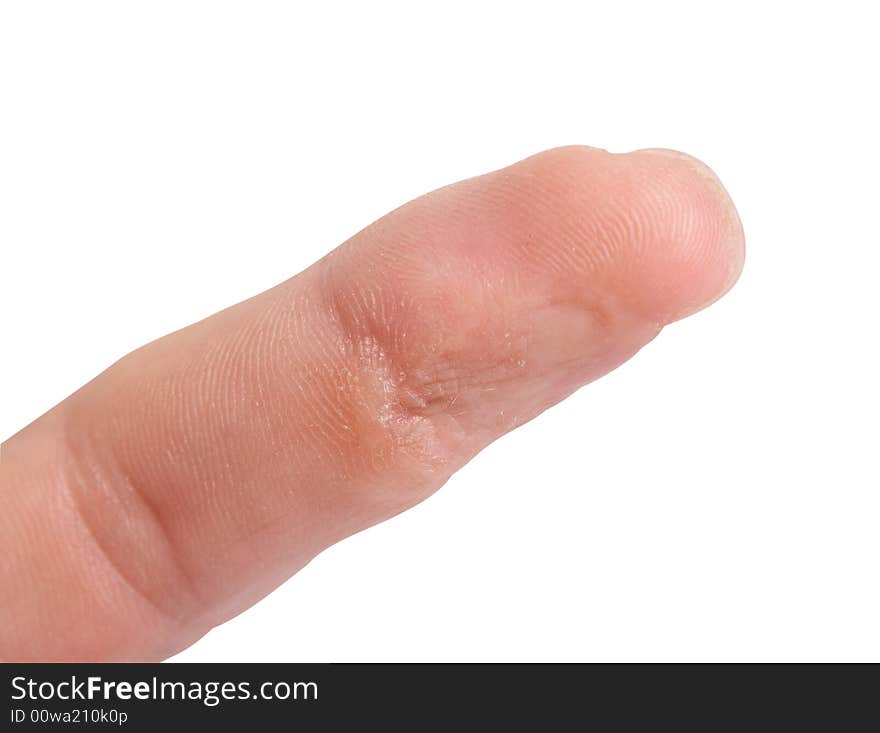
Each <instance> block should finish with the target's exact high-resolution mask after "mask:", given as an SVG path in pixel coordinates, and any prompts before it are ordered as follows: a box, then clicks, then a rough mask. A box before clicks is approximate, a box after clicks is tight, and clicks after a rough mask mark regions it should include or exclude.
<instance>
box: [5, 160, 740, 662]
mask: <svg viewBox="0 0 880 733" xmlns="http://www.w3.org/2000/svg"><path fill="white" fill-rule="evenodd" d="M743 255H744V245H743V236H742V229H741V226H740V223H739V219H738V217H737V215H736V211H735V209H734V208H733V204H732V203H731V201H730V199H729V197H728V196H727V194H726V193H725V191H724V189H723V188H722V187H721V184H720V183H719V182H718V180H717V178H716V177H715V176H714V174H712V173H711V171H709V169H708V168H706V167H705V166H704V165H702V164H701V163H699V162H698V161H696V160H694V159H692V158H690V157H688V156H685V155H683V154H680V153H674V152H671V151H662V150H651V151H637V152H634V153H628V154H625V155H613V154H610V153H607V152H605V151H601V150H598V149H594V148H586V147H569V148H559V149H556V150H551V151H547V152H545V153H541V154H539V155H536V156H533V157H531V158H528V159H526V160H524V161H521V162H520V163H517V164H515V165H513V166H511V167H509V168H505V169H503V170H500V171H496V172H493V173H489V174H487V175H484V176H480V177H478V178H474V179H470V180H467V181H463V182H461V183H458V184H455V185H452V186H448V187H446V188H443V189H440V190H438V191H435V192H433V193H430V194H428V195H426V196H423V197H421V198H419V199H416V200H415V201H412V202H410V203H409V204H406V205H405V206H403V207H401V208H399V209H397V210H396V211H393V212H392V213H390V214H388V215H387V216H386V217H384V218H382V219H380V220H379V221H377V222H375V223H374V224H372V225H371V226H369V227H368V228H367V229H365V230H363V231H362V232H360V233H359V234H357V235H355V236H354V237H353V238H352V239H351V240H349V241H348V242H346V243H344V244H343V245H342V246H340V247H339V248H338V249H336V250H335V251H333V252H331V253H330V254H329V255H327V256H326V257H325V258H323V259H322V260H320V261H319V262H317V263H315V264H314V265H313V266H311V267H310V268H309V269H307V270H305V271H304V272H302V273H301V274H299V275H297V276H296V277H294V278H292V279H290V280H288V281H286V282H284V283H282V284H281V285H278V286H277V287H275V288H273V289H271V290H269V291H267V292H265V293H262V294H260V295H258V296H256V297H254V298H252V299H250V300H248V301H245V302H243V303H240V304H238V305H236V306H233V307H232V308H229V309H227V310H225V311H222V312H220V313H218V314H216V315H214V316H212V317H211V318H208V319H206V320H204V321H201V322H199V323H197V324H195V325H193V326H190V327H189V328H186V329H184V330H182V331H179V332H177V333H173V334H171V335H169V336H166V337H165V338H163V339H160V340H158V341H155V342H153V343H151V344H148V345H147V346H144V347H143V348H141V349H138V350H137V351H135V352H133V353H131V354H129V355H128V356H126V357H125V358H123V359H122V360H120V361H119V362H117V363H116V364H114V365H113V366H112V367H111V368H110V369H108V370H107V371H106V372H104V373H103V374H101V375H100V376H98V377H97V378H96V379H95V380H93V381H92V382H90V383H89V384H87V385H86V386H84V387H83V388H82V389H80V390H79V391H78V392H76V393H75V394H74V395H72V396H71V397H70V398H68V399H67V400H65V401H64V402H63V403H61V404H60V405H58V406H57V407H55V408H54V409H53V410H51V411H50V412H48V413H47V414H46V415H44V416H42V417H41V418H39V419H38V420H37V421H36V422H34V423H33V424H31V425H30V426H28V427H27V428H25V429H24V430H22V431H21V432H20V433H18V434H17V435H15V436H13V437H12V438H10V439H9V440H8V441H7V442H6V443H4V444H3V446H2V463H0V494H2V498H0V503H2V506H3V512H0V588H3V589H4V592H3V597H2V603H0V658H4V659H7V660H42V661H50V660H52V661H62V660H74V661H87V660H156V659H161V658H164V657H166V656H169V655H171V654H173V653H174V652H176V651H178V650H180V649H182V648H184V647H186V646H187V645H189V644H191V643H192V642H193V641H195V640H196V639H198V638H199V637H200V636H201V635H203V634H204V633H206V632H207V631H208V630H209V629H210V628H211V627H213V626H215V625H217V624H219V623H222V622H223V621H225V620H227V619H229V618H230V617H232V616H234V615H235V614H237V613H239V612H240V611H242V610H243V609H245V608H247V607H248V606H250V605H252V604H253V603H255V602H256V601H257V600H258V599H259V598H261V597H262V596H264V595H265V594H266V593H268V592H269V591H271V590H272V589H273V588H275V587H276V586H277V585H278V584H280V583H281V582H283V581H284V580H285V579H286V578H288V577H289V576H290V575H292V574H293V573H295V572H296V571H297V570H298V569H300V568H301V567H302V566H303V565H305V564H306V563H307V562H308V561H309V560H310V559H311V558H312V557H314V556H315V555H316V554H317V553H319V552H320V551H321V550H323V549H324V548H326V547H328V546H329V545H331V544H333V543H335V542H337V541H339V540H340V539H342V538H344V537H346V536H348V535H350V534H352V533H354V532H357V531H359V530H361V529H364V528H366V527H368V526H370V525H372V524H375V523H377V522H380V521H382V520H384V519H387V518H388V517H391V516H393V515H394V514H397V513H399V512H401V511H403V510H405V509H407V508H408V507H411V506H413V505H414V504H416V503H418V502H419V501H421V500H423V499H424V498H426V497H427V496H429V495H430V494H431V493H432V492H434V491H436V490H437V489H438V488H439V487H440V486H441V485H442V484H443V483H444V482H445V481H446V480H447V478H448V477H449V476H450V475H451V474H452V473H453V472H454V471H455V470H457V469H458V468H460V467H461V466H462V465H464V464H465V463H466V462H467V461H468V460H469V459H470V458H471V457H473V456H474V455H475V454H476V453H477V452H478V451H480V450H481V449H482V448H483V447H485V446H486V445H487V444H488V443H490V442H491V441H493V440H495V439H496V438H498V437H499V436H501V435H503V434H504V433H506V432H507V431H509V430H512V429H513V428H515V427H517V426H518V425H520V424H522V423H524V422H526V421H527V420H530V419H531V418H533V417H535V416H536V415H538V414H539V413H540V412H542V411H543V410H545V409H546V408H548V407H550V406H551V405H553V404H555V403H556V402H558V401H559V400H561V399H563V398H565V397H566V396H567V395H569V394H570V393H571V392H573V391H574V390H576V389H577V388H578V387H580V386H582V385H584V384H586V383H588V382H590V381H592V380H593V379H596V378H597V377H600V376H601V375H603V374H604V373H606V372H608V371H609V370H611V369H613V368H614V367H616V366H617V365H619V364H620V363H622V362H623V361H625V360H626V359H628V358H629V357H630V356H632V355H633V354H635V353H636V351H638V350H639V349H640V348H641V347H642V346H644V345H645V344H646V343H648V342H649V341H650V340H651V339H653V338H654V337H655V336H656V335H657V334H658V333H659V331H660V329H661V328H662V327H663V325H665V324H667V323H670V322H671V321H674V320H677V319H679V318H682V317H684V316H686V315H689V314H691V313H693V312H694V311H696V310H699V309H700V308H702V307H704V306H706V305H708V304H709V303H711V302H712V301H714V300H715V299H717V298H718V297H720V296H721V295H722V294H723V293H724V292H726V291H727V289H729V288H730V287H731V286H732V284H733V283H734V281H735V280H736V278H737V276H738V275H739V272H740V270H741V267H742V262H743Z"/></svg>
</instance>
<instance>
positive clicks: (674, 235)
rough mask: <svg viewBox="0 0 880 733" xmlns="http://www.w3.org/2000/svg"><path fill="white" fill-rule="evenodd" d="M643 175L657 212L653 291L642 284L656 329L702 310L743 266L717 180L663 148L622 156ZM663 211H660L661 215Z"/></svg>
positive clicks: (729, 202) (739, 239)
mask: <svg viewBox="0 0 880 733" xmlns="http://www.w3.org/2000/svg"><path fill="white" fill-rule="evenodd" d="M625 155H626V156H627V157H630V158H631V159H634V160H636V161H638V163H637V165H638V166H639V167H643V168H644V169H646V171H648V172H649V177H650V178H651V179H652V180H654V181H656V183H657V185H656V186H650V185H648V186H646V191H647V195H648V196H654V197H657V198H659V199H661V200H664V201H665V203H666V206H665V207H663V206H659V205H658V206H657V207H656V208H657V209H659V210H661V212H662V213H661V214H660V215H659V216H658V218H657V221H656V224H655V226H656V231H655V243H656V244H657V247H656V249H655V251H656V252H658V253H660V256H658V257H656V258H649V259H653V267H654V270H653V272H652V273H651V274H652V276H653V277H654V284H653V286H652V285H651V284H650V283H643V284H642V287H644V289H645V293H649V294H651V293H652V294H653V295H654V300H653V302H651V303H649V304H648V305H649V308H651V309H653V311H654V315H655V317H656V319H657V321H658V322H660V323H672V322H674V321H677V320H681V319H682V318H686V317H687V316H690V315H693V314H694V313H696V312H698V311H700V310H703V309H704V308H706V307H708V306H709V305H711V304H712V303H714V302H715V301H717V300H718V299H719V298H721V297H722V296H723V295H725V294H726V293H727V292H728V291H729V290H730V289H731V288H732V287H733V286H734V284H735V283H736V281H737V280H738V279H739V276H740V274H741V272H742V268H743V264H744V261H745V237H744V233H743V226H742V221H741V220H740V217H739V213H738V212H737V209H736V206H735V205H734V203H733V199H732V198H731V196H730V194H729V193H728V192H727V189H726V188H725V187H724V185H723V184H722V183H721V180H720V178H719V177H718V175H717V174H716V173H715V172H714V171H713V170H712V169H711V168H710V167H709V166H708V165H706V164H705V163H703V162H702V161H701V160H699V159H698V158H695V157H694V156H691V155H688V154H687V153H683V152H680V151H677V150H671V149H667V148H646V149H642V150H636V151H633V152H632V153H627V154H625ZM664 209H665V210H664Z"/></svg>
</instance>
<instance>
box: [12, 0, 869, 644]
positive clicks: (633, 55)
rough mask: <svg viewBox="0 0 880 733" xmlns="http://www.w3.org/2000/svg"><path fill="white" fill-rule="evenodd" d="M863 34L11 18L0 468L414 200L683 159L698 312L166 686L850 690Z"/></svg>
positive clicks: (194, 7)
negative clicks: (62, 408) (558, 165)
mask: <svg viewBox="0 0 880 733" xmlns="http://www.w3.org/2000/svg"><path fill="white" fill-rule="evenodd" d="M870 7H871V4H870V3H860V4H858V3H852V4H846V3H823V4H812V3H790V4H787V3H766V2H762V3H756V4H755V5H752V6H750V5H748V4H746V3H723V4H721V3H718V4H715V3H708V2H699V3H689V4H682V3H623V2H615V3H611V2H603V3H571V4H556V3H548V2H536V3H531V4H527V5H517V4H513V3H509V2H506V3H499V4H484V3H478V2H468V3H464V4H461V5H458V4H455V3H449V2H444V3H434V4H428V3H405V4H400V5H388V4H381V3H351V4H349V5H345V4H339V3H328V2H324V3H295V2H286V3H270V2H237V3H228V2H216V1H215V2H205V3H195V2H155V1H153V2H100V3H99V2H76V3H72V2H55V3H53V2H31V1H28V2H5V3H3V5H2V11H0V105H2V107H0V110H2V111H0V248H2V250H0V252H2V315H3V320H2V327H3V329H2V344H3V347H2V367H0V368H2V411H0V437H2V438H6V437H8V436H9V435H11V434H13V433H14V432H16V431H17V430H18V429H19V428H21V427H23V426H24V425H25V424H26V423H28V422H30V421H31V420H32V419H34V418H36V417H37V416H38V415H40V414H41V413H42V412H44V411H45V410H47V409H48V408H50V407H51V406H52V405H53V404H55V403H56V402H58V401H59V400H61V399H62V398H63V397H64V396H65V395H67V394H68V393H70V392H71V391H73V390H74V389H76V388H77V387H78V386H80V385H81V384H82V383H84V382H85V381H87V380H88V379H90V378H91V377H92V376H94V375H95V374H96V373H97V372H99V371H101V370H102V369H104V368H105V367H106V366H108V365H109V364H110V363H111V362H112V361H114V360H115V359H117V358H118V357H119V356H121V355H122V354H124V353H125V352H127V351H129V350H131V349H133V348H134V347H136V346H139V345H140V344H142V343H144V342H146V341H148V340H151V339H153V338H155V337H158V336H160V335H162V334H163V333H165V332H167V331H170V330H172V329H176V328H178V327H181V326H184V325H186V324H188V323H190V322H192V321H195V320H197V319H200V318H202V317H204V316H206V315H208V314H210V313H211V312H213V311H215V310H218V309H220V308H221V307H224V306H226V305H228V304H230V303H232V302H235V301H238V300H241V299H243V298H245V297H248V296H250V295H252V294H254V293H256V292H259V291H261V290H263V289H265V288H267V287H269V286H271V285H273V284H275V283H277V282H279V281H280V280H283V279H285V278H286V277H288V276H290V275H293V274H294V273H296V272H297V271H299V270H300V269H302V268H304V267H305V266H306V265H308V264H309V263H311V262H312V261H313V260H314V259H316V258H317V257H319V256H320V255H322V254H323V253H324V252H326V251H327V250H328V249H330V248H331V247H333V246H334V245H336V244H337V243H339V242H341V241H342V240H344V239H346V238H347V237H348V236H350V235H351V234H352V233H354V232H355V231H357V230H358V229H360V228H361V227H363V226H364V225H365V224H367V223H369V222H370V221H371V220H373V219H375V218H377V217H378V216H380V215H381V214H383V213H384V212H385V211H387V210H389V209H391V208H393V207H395V206H397V205H398V204H400V203H402V202H404V201H406V200H407V199H409V198H412V197H414V196H416V195H418V194H421V193H423V192H425V191H428V190H430V189H432V188H434V187H437V186H439V185H441V184H445V183H447V182H450V181H452V180H456V179H460V178H464V177H467V176H471V175H474V174H477V173H481V172H484V171H487V170H490V169H494V168H497V167H501V166H503V165H506V164H508V163H510V162H513V161H515V160H517V159H519V158H521V157H524V156H526V155H529V154H531V153H534V152H537V151H539V150H541V149H543V148H547V147H553V146H557V145H562V144H569V143H584V144H589V145H595V146H599V147H605V148H608V149H610V150H613V151H625V150H630V149H634V148H641V147H658V146H660V147H672V148H679V149H682V150H686V151H688V152H690V153H692V154H694V155H697V156H698V157H701V158H702V159H704V160H705V161H706V162H707V163H709V164H710V165H711V166H712V167H713V168H714V169H715V170H716V171H717V172H718V174H719V175H720V176H721V178H722V180H723V181H724V182H725V184H726V186H727V187H728V189H729V191H730V192H731V194H732V195H733V198H734V200H735V201H736V203H737V205H738V207H739V211H740V213H741V215H742V219H743V222H744V225H745V230H746V236H747V246H748V255H747V263H746V269H745V273H744V275H743V277H742V279H741V281H740V283H739V284H738V285H737V287H736V288H735V289H734V290H733V291H732V292H731V293H730V294H729V295H728V297H726V298H725V299H724V300H723V301H721V302H719V303H718V304H717V305H715V306H713V307H712V308H710V309H709V310H707V311H704V312H703V313H701V314H699V315H697V316H696V317H694V318H691V319H688V320H686V321H684V322H681V323H678V324H675V325H673V326H671V327H670V328H668V329H667V331H666V332H664V333H663V334H662V335H661V336H660V338H658V339H657V340H656V341H655V342H654V343H652V344H651V345H650V346H649V347H647V348H646V349H645V350H644V351H643V352H642V353H641V354H639V355H638V357H637V358H635V359H634V360H633V361H632V362H630V363H628V364H626V365H625V366H624V367H622V368H621V369H620V370H619V371H617V372H615V373H614V374H612V375H610V376H609V377H607V378H606V379H604V380H602V381H600V382H598V383H595V384H593V385H591V386H590V387H587V388H586V389H584V390H582V391H581V392H579V393H578V394H577V395H575V396H574V397H573V398H572V399H570V400H568V401H567V402H566V403H564V404H563V405H560V406H558V407H556V408H554V409H553V410H551V411H550V412H548V413H547V414H545V415H544V416H542V417H541V418H539V419H538V420H536V421H535V422H533V423H531V424H529V425H527V426H526V427H524V428H522V429H520V430H519V431H517V432H516V433H514V434H512V435H509V436H507V437H505V438H504V439H502V440H501V441H500V442H498V443H496V444H495V445H493V446H491V447H490V448H489V449H488V450H486V451H485V452H484V453H483V454H481V455H480V456H478V457H477V459H476V460H474V461H473V463H472V464H470V465H469V466H467V467H466V468H465V469H464V470H463V471H461V473H460V474H458V475H456V476H455V477H454V478H453V479H452V480H451V481H450V482H449V484H448V485H447V487H446V488H445V489H443V490H442V491H441V492H440V493H439V494H437V495H436V496H435V497H433V498H432V499H430V500H429V501H427V502H426V503H425V504H423V505H421V506H419V507H417V508H416V509H414V510H412V511H410V512H408V513H406V514H405V515H402V516H400V517H398V518H396V519H394V520H392V521H390V522H388V523H386V524H383V525H380V526H378V527H375V528H373V529H371V530H369V531H367V532H364V533H362V534H360V535H358V536H356V537H353V538H351V539H349V540H347V541H345V542H343V543H341V544H339V545H337V546H336V547H333V548H331V549H330V550H328V551H327V552H325V553H324V554H323V555H321V556H320V557H319V558H317V559H316V560H315V561H314V562H313V563H312V564H311V565H310V566H308V567H307V568H306V569H305V570H303V571H302V572H301V573H299V574H298V575H297V576H296V577H295V578H294V579H293V580H292V581H290V582H288V583H287V584H286V585H285V586H283V587H282V588H281V589H280V590H278V591H277V592H275V593H274V594H273V595H272V596H270V597H269V598H268V599H267V600H265V601H263V602H262V603H260V604H259V605H258V606H256V607H255V608H254V609H252V610H250V611H248V612H246V613H245V614H243V615H242V616H240V617H239V618H237V619H235V620H234V621H232V622H230V623H228V624H226V625H225V626H223V627H221V628H219V629H217V630H215V631H213V632H212V633H211V634H209V635H208V636H207V637H206V638H205V639H203V640H202V641H201V642H199V643H198V644H196V645H195V646H194V647H192V648H191V649H190V650H188V651H186V652H184V653H183V654H181V655H179V656H178V657H177V659H179V660H186V661H208V660H223V661H234V660H253V661H270V660H277V661H297V660H314V661H321V660H400V659H413V660H439V659H468V660H470V659H473V660H495V659H497V660H524V659H547V660H555V659H580V660H587V659H819V658H822V659H855V658H861V659H880V623H878V619H880V587H878V560H880V532H878V521H880V477H878V465H877V461H878V437H880V430H878V417H877V416H878V412H880V404H878V402H880V401H878V387H877V378H878V373H880V369H878V367H880V363H878V356H877V346H876V345H877V337H878V325H877V320H878V315H880V308H878V295H877V289H876V288H877V280H878V275H877V273H878V269H880V254H878V245H880V236H878V214H880V210H878V193H880V190H878V189H880V186H878V178H877V171H878V168H880V153H878V142H877V133H878V130H880V115H878V112H877V107H876V105H877V99H878V76H877V74H878V69H880V54H878V50H877V49H878V44H877V35H876V34H877V23H876V20H872V19H871V18H870V17H869V15H868V12H867V10H866V9H869V8H870ZM0 510H2V508H0ZM8 590H9V589H3V593H6V592H8Z"/></svg>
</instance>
